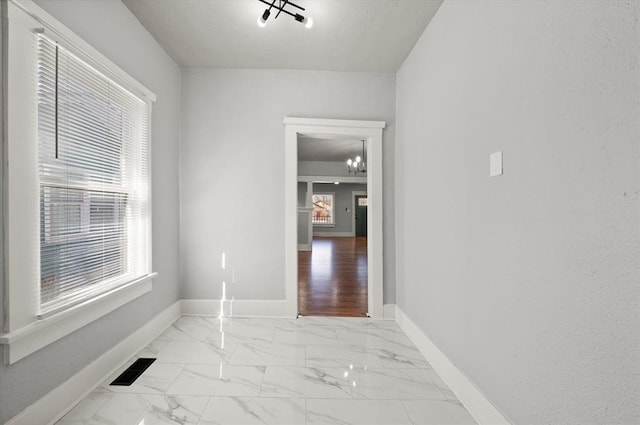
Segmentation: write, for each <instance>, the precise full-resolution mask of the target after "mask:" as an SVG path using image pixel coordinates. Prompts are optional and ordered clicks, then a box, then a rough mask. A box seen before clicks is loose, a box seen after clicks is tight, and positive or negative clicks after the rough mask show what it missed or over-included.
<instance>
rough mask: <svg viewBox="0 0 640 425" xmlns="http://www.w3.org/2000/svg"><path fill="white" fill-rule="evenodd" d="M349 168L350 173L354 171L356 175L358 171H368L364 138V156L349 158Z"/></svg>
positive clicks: (363, 172) (362, 172)
mask: <svg viewBox="0 0 640 425" xmlns="http://www.w3.org/2000/svg"><path fill="white" fill-rule="evenodd" d="M347 168H348V169H349V174H351V173H353V174H355V175H356V176H357V175H358V173H360V174H366V173H367V163H366V157H365V156H364V140H363V141H362V156H356V159H355V160H353V159H351V158H349V159H347Z"/></svg>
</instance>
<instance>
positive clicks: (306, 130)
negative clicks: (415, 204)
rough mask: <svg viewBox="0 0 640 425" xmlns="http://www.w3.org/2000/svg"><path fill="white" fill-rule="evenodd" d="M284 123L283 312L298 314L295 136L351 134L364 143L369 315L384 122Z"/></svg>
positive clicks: (373, 308) (374, 306) (378, 262)
mask: <svg viewBox="0 0 640 425" xmlns="http://www.w3.org/2000/svg"><path fill="white" fill-rule="evenodd" d="M284 125H285V148H284V151H285V165H284V166H285V172H284V176H285V195H284V198H285V199H284V201H285V202H284V203H285V205H284V206H285V214H284V219H285V242H284V243H285V294H286V304H287V307H286V308H287V315H288V316H292V317H295V316H297V314H298V235H297V231H298V228H297V219H298V199H297V198H298V187H297V184H298V135H301V134H303V135H311V136H316V137H321V138H325V139H328V138H331V137H332V136H353V137H354V138H358V139H364V140H365V141H366V143H367V192H368V194H367V197H368V201H367V202H368V206H367V235H368V237H367V259H368V268H367V270H368V284H367V293H368V307H369V311H368V314H369V316H371V317H373V318H382V317H383V308H382V296H383V292H382V279H383V275H382V272H383V270H382V129H383V128H384V127H385V126H386V124H385V122H384V121H352V120H328V119H316V118H293V117H287V118H285V119H284Z"/></svg>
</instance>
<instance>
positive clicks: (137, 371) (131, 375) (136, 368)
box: [111, 358, 156, 387]
mask: <svg viewBox="0 0 640 425" xmlns="http://www.w3.org/2000/svg"><path fill="white" fill-rule="evenodd" d="M155 361H156V359H143V358H140V359H138V360H136V361H135V362H133V364H132V365H131V366H129V367H128V368H127V370H125V371H124V372H122V373H121V374H120V376H118V377H117V378H116V379H115V381H113V382H112V383H111V385H122V386H127V387H128V386H129V385H131V384H133V383H134V382H135V380H136V379H138V378H139V377H140V375H142V374H143V373H144V371H145V370H147V368H148V367H149V366H151V363H153V362H155Z"/></svg>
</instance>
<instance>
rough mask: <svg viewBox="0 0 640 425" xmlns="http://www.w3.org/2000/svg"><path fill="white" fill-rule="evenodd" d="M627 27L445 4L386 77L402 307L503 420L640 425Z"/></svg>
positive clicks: (542, 7) (571, 10) (636, 13)
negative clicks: (393, 101)
mask: <svg viewBox="0 0 640 425" xmlns="http://www.w3.org/2000/svg"><path fill="white" fill-rule="evenodd" d="M639 19H640V3H639V2H617V1H610V2H605V1H602V2H595V1H593V2H592V1H584V2H544V1H529V2H527V1H518V2H468V1H464V2H456V1H446V2H444V3H443V5H442V6H441V7H440V10H439V11H438V12H437V14H436V16H435V17H434V19H433V20H432V21H431V24H430V25H429V27H428V28H427V30H426V31H425V33H424V34H423V36H422V38H421V39H420V40H419V42H418V43H417V44H416V46H415V48H414V49H413V51H412V53H411V54H410V56H409V58H408V59H407V60H406V62H405V63H404V65H403V66H402V68H401V69H400V71H399V74H398V91H397V102H398V103H397V107H398V108H397V131H398V132H397V150H396V164H397V166H396V170H397V173H396V188H397V189H398V190H397V193H396V211H397V244H398V252H397V258H398V282H399V285H398V294H397V296H398V299H397V302H398V305H399V306H400V308H402V309H403V310H404V311H405V312H406V313H407V315H408V316H409V317H410V318H411V319H412V320H413V321H415V323H416V324H417V325H418V326H419V327H420V328H421V329H422V330H423V331H424V332H425V334H426V335H427V336H429V337H430V338H431V339H432V341H434V342H435V344H436V345H437V346H438V347H439V348H440V349H441V350H442V351H443V352H444V353H445V354H446V355H447V356H448V357H449V359H450V360H451V361H452V362H453V363H454V364H455V365H456V366H457V367H458V368H460V369H461V370H462V371H463V372H464V373H465V374H466V375H467V376H468V377H469V378H470V379H471V380H472V381H473V382H475V384H476V385H477V386H478V388H479V389H480V390H481V391H483V392H484V393H485V394H486V395H487V396H488V399H489V400H491V401H492V402H494V403H495V405H496V406H497V407H498V408H499V409H501V410H502V411H503V412H504V413H505V414H506V416H507V417H508V418H510V420H512V421H513V423H514V424H523V425H525V424H527V425H529V424H627V425H630V424H638V423H640V403H638V400H640V385H638V379H639V377H640V338H638V330H639V329H640V308H639V303H640V292H639V291H640V289H639V288H640V286H639V285H638V280H639V277H640V174H639V164H640V152H639V140H640V130H639V129H640V127H639V126H638V122H639V119H640V118H639V117H640V100H639V99H640V78H639V75H640V67H639V56H640V28H639ZM498 150H503V151H504V175H503V176H501V177H494V178H489V176H488V174H489V173H488V171H489V154H490V153H491V152H494V151H498ZM427 195H428V196H427Z"/></svg>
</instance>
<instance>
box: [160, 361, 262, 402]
mask: <svg viewBox="0 0 640 425" xmlns="http://www.w3.org/2000/svg"><path fill="white" fill-rule="evenodd" d="M264 372H265V368H264V366H227V365H222V364H220V365H218V366H215V365H188V366H187V367H185V368H184V369H183V370H182V372H180V374H179V375H178V377H177V378H176V380H175V381H174V382H173V384H172V385H171V387H169V390H168V391H167V394H183V395H210V396H213V395H222V396H248V397H252V396H257V395H258V393H259V392H260V384H261V383H262V380H263V377H264V374H265V373H264Z"/></svg>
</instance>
